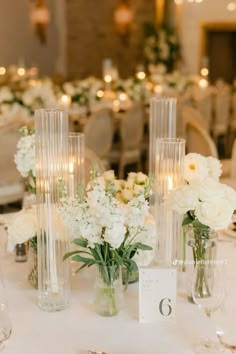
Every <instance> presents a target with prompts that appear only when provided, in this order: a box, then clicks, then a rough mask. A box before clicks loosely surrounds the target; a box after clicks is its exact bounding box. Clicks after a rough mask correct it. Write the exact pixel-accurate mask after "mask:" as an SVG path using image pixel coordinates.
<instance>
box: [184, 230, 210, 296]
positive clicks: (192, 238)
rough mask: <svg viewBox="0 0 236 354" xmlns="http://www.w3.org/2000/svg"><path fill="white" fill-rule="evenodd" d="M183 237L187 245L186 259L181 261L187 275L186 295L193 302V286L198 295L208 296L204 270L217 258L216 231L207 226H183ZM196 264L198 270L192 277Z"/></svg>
mask: <svg viewBox="0 0 236 354" xmlns="http://www.w3.org/2000/svg"><path fill="white" fill-rule="evenodd" d="M184 237H185V239H186V245H187V246H186V253H185V257H186V259H185V260H184V262H183V263H184V267H185V269H184V270H185V271H186V277H187V279H186V285H187V296H188V299H189V301H190V302H193V299H192V290H193V288H194V289H195V293H198V294H199V296H201V297H202V296H209V294H208V292H209V287H208V284H207V276H206V272H207V270H208V269H209V265H211V264H212V266H214V265H215V263H216V260H217V233H216V232H215V231H214V230H211V229H209V228H205V229H202V228H201V229H200V228H194V227H192V226H185V227H184ZM196 265H198V272H197V276H195V278H194V270H195V268H196ZM193 279H195V284H193V283H192V282H193Z"/></svg>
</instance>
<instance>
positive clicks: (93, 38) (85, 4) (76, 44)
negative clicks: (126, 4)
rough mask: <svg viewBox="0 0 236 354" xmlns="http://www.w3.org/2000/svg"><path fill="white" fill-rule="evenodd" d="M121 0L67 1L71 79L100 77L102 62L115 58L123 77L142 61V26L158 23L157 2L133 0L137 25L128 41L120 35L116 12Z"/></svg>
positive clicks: (68, 59)
mask: <svg viewBox="0 0 236 354" xmlns="http://www.w3.org/2000/svg"><path fill="white" fill-rule="evenodd" d="M117 3H118V0H100V1H97V0H67V46H68V47H67V48H68V49H67V63H68V74H69V76H71V77H73V76H77V77H86V76H88V75H95V76H101V74H102V72H101V68H102V60H103V59H104V58H112V59H113V61H114V62H115V63H116V64H117V65H118V68H119V72H120V74H121V76H122V77H126V76H128V75H130V74H131V73H132V72H133V70H134V68H135V65H136V64H138V63H140V61H141V62H142V60H143V58H142V53H143V47H142V36H143V23H144V22H146V21H155V17H156V10H155V0H130V5H131V6H132V8H133V10H134V19H135V20H134V24H133V27H132V31H131V33H130V37H129V40H128V41H127V42H125V41H122V38H120V36H119V35H118V34H117V32H116V29H115V27H114V23H113V11H114V8H115V6H116V4H117Z"/></svg>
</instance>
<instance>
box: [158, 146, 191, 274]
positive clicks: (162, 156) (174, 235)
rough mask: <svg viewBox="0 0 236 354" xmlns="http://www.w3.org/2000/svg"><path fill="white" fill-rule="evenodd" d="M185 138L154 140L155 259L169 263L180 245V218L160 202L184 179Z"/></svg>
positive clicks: (173, 258)
mask: <svg viewBox="0 0 236 354" xmlns="http://www.w3.org/2000/svg"><path fill="white" fill-rule="evenodd" d="M184 156H185V140H183V139H157V140H156V173H155V174H156V179H155V208H154V213H155V219H156V221H157V240H158V242H157V253H156V262H157V263H158V264H159V265H162V266H167V267H168V266H172V265H173V262H174V261H175V260H176V259H178V254H179V248H181V222H182V218H181V216H179V214H177V213H176V212H174V211H172V210H171V209H170V208H169V207H168V206H167V205H165V203H164V198H165V196H166V195H167V193H169V192H170V191H171V190H172V189H174V188H176V187H178V186H180V185H181V184H182V183H183V182H184Z"/></svg>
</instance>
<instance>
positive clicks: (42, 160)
mask: <svg viewBox="0 0 236 354" xmlns="http://www.w3.org/2000/svg"><path fill="white" fill-rule="evenodd" d="M35 157H36V191H37V192H36V193H37V194H36V197H37V255H38V304H39V307H40V308H42V309H43V310H45V311H59V310H62V309H64V308H65V307H67V305H68V303H69V264H68V262H67V261H63V256H64V254H65V253H66V252H68V250H69V238H68V232H67V230H66V228H65V227H64V224H63V222H62V220H61V216H60V213H59V211H58V208H59V206H60V199H61V196H62V190H63V187H64V184H65V187H66V188H67V187H68V167H69V164H68V115H67V112H66V111H64V110H46V109H40V110H36V113H35ZM62 182H63V183H62ZM62 184H63V185H62ZM60 185H61V188H60Z"/></svg>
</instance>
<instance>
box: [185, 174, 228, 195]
mask: <svg viewBox="0 0 236 354" xmlns="http://www.w3.org/2000/svg"><path fill="white" fill-rule="evenodd" d="M190 186H191V188H192V189H193V190H194V191H195V192H196V193H197V195H198V198H199V199H200V200H201V201H209V200H211V199H212V198H223V197H224V194H225V185H224V184H222V183H219V182H216V181H215V180H214V179H212V178H210V177H209V178H206V179H205V180H204V181H202V182H193V183H191V184H190Z"/></svg>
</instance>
